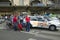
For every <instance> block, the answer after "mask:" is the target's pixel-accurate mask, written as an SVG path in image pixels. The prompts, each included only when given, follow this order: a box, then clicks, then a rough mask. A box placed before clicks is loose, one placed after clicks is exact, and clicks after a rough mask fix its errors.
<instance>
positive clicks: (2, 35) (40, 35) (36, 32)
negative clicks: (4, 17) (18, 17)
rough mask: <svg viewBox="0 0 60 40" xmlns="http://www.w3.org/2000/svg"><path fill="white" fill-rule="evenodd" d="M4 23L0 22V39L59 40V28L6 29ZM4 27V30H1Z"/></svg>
mask: <svg viewBox="0 0 60 40" xmlns="http://www.w3.org/2000/svg"><path fill="white" fill-rule="evenodd" d="M4 28H6V24H5V23H3V24H0V40H60V30H58V31H49V30H48V29H40V28H32V29H31V30H30V32H26V31H14V30H6V29H4ZM2 29H4V30H2Z"/></svg>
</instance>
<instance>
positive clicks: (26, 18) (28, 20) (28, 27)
mask: <svg viewBox="0 0 60 40" xmlns="http://www.w3.org/2000/svg"><path fill="white" fill-rule="evenodd" d="M25 20H26V31H27V32H29V31H30V18H29V17H28V16H26V17H25Z"/></svg>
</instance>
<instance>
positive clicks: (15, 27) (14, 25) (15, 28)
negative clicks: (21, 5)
mask: <svg viewBox="0 0 60 40" xmlns="http://www.w3.org/2000/svg"><path fill="white" fill-rule="evenodd" d="M17 25H18V24H17V23H16V22H15V23H14V24H13V28H14V30H15V31H17V30H18V27H17Z"/></svg>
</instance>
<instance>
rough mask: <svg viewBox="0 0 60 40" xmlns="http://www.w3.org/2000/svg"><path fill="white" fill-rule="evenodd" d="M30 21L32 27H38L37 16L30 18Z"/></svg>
mask: <svg viewBox="0 0 60 40" xmlns="http://www.w3.org/2000/svg"><path fill="white" fill-rule="evenodd" d="M30 23H31V25H32V27H38V20H37V18H31V20H30Z"/></svg>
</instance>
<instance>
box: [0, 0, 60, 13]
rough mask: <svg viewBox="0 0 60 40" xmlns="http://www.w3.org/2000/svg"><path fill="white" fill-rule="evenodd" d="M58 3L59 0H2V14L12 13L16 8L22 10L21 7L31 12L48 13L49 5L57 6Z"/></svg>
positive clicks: (59, 2)
mask: <svg viewBox="0 0 60 40" xmlns="http://www.w3.org/2000/svg"><path fill="white" fill-rule="evenodd" d="M57 5H60V1H59V0H0V14H4V13H5V14H8V13H12V12H13V11H14V10H15V11H19V12H21V9H22V11H23V10H24V11H27V12H29V13H31V11H32V13H33V12H35V13H46V12H45V11H46V10H47V9H48V7H47V6H49V7H52V8H53V7H54V8H56V7H57ZM32 9H33V10H32ZM44 9H45V10H44Z"/></svg>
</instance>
